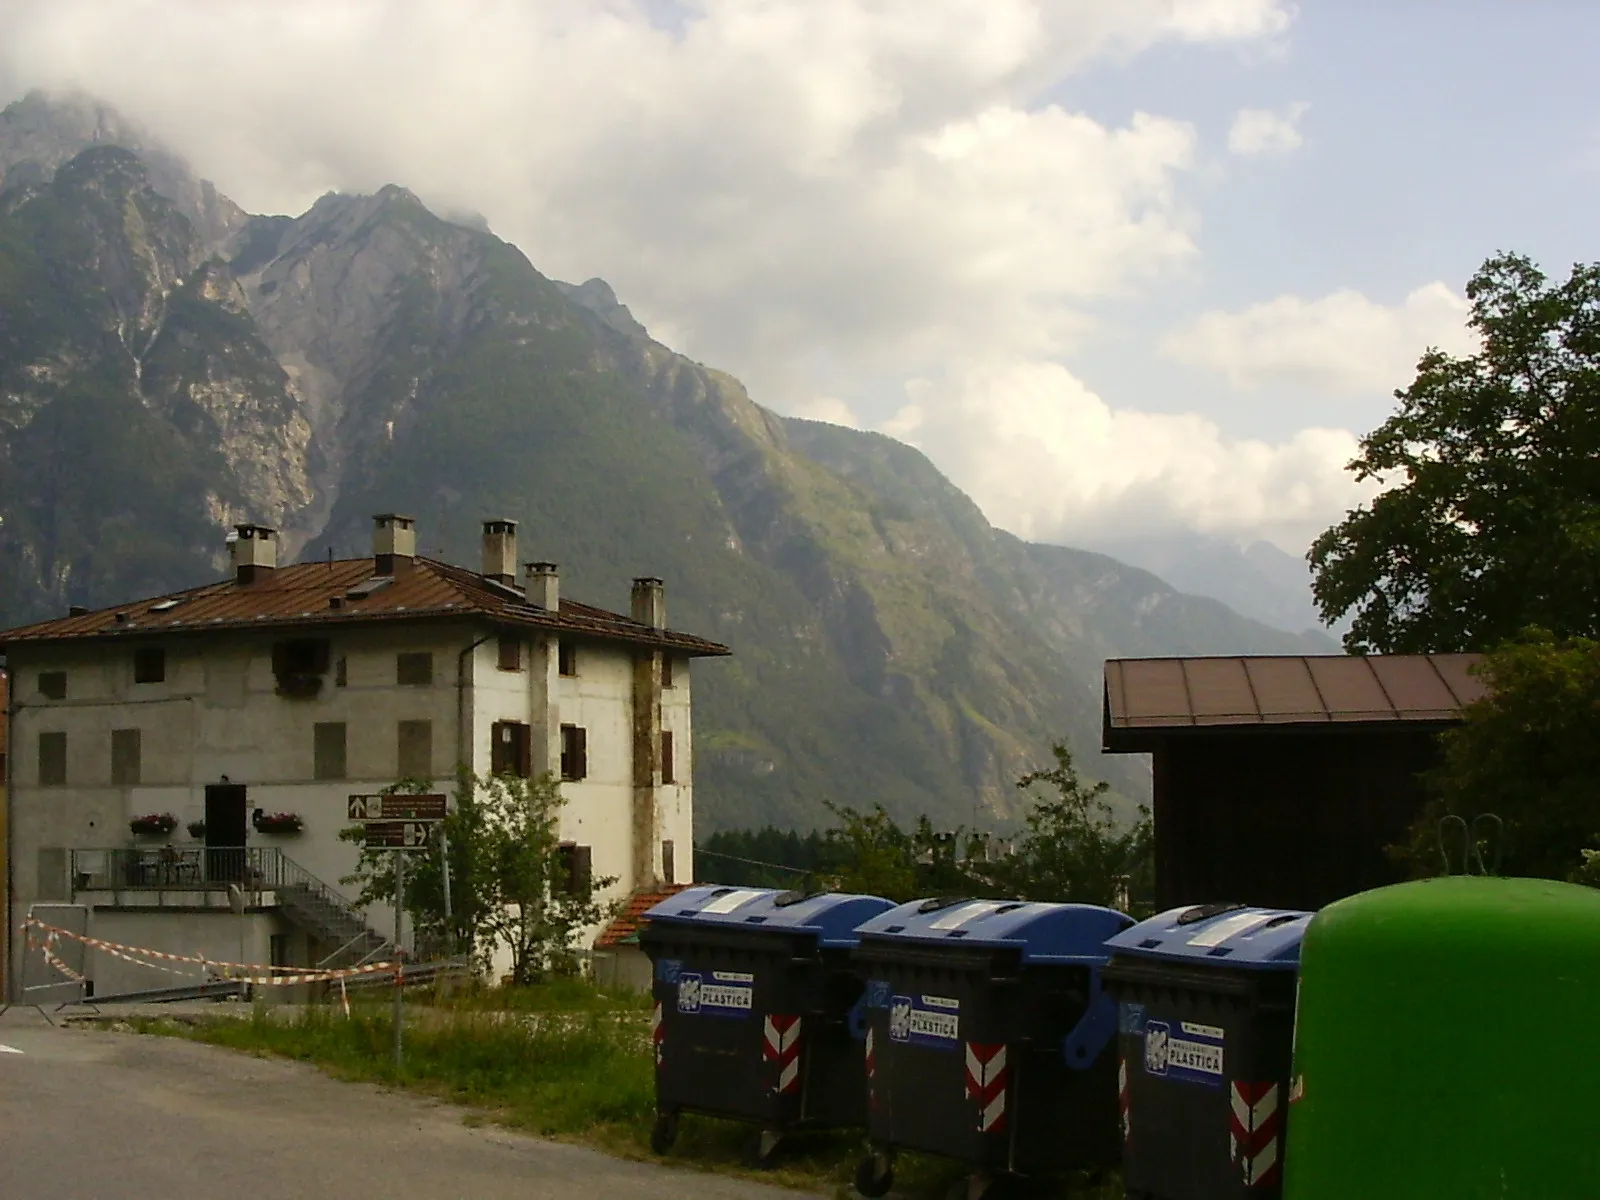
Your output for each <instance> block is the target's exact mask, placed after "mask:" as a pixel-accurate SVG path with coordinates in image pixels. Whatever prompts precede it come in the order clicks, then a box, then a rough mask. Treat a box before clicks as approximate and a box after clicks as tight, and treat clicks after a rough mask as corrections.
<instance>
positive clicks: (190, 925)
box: [87, 907, 291, 996]
mask: <svg viewBox="0 0 1600 1200" xmlns="http://www.w3.org/2000/svg"><path fill="white" fill-rule="evenodd" d="M89 932H90V933H91V934H92V935H93V936H95V937H97V938H101V939H102V940H104V941H108V942H120V943H122V944H123V945H125V946H142V947H147V948H150V949H156V950H166V951H169V952H170V953H173V954H187V955H191V956H194V957H202V956H203V957H205V958H206V959H207V960H209V961H212V962H239V961H244V962H249V963H261V964H266V963H267V962H268V961H269V956H270V954H271V937H272V935H273V934H282V933H287V932H291V927H290V926H288V925H287V923H285V922H284V921H283V920H282V919H281V918H279V917H277V916H275V915H273V914H272V913H267V912H247V913H246V914H245V915H244V916H242V917H239V916H235V915H234V914H233V913H232V912H228V911H223V912H200V911H189V910H176V911H175V910H170V909H165V910H135V909H107V908H99V907H97V908H96V909H95V910H94V912H93V913H92V914H91V916H90V919H89ZM241 934H242V935H243V940H244V954H245V957H244V958H243V959H242V960H241V959H240V958H239V951H240V945H239V943H240V937H241ZM169 965H170V966H171V967H172V968H173V970H172V971H171V972H168V971H162V970H157V969H155V968H152V967H141V966H139V965H138V964H136V963H131V962H128V961H126V960H125V959H121V958H118V957H116V956H115V955H113V954H108V953H106V952H105V951H103V950H94V949H91V950H90V951H89V969H88V971H87V974H88V976H89V978H90V979H92V980H94V992H95V995H97V996H107V995H114V994H116V993H118V992H132V991H142V990H144V989H147V988H159V987H176V986H178V985H180V984H183V983H188V982H191V981H198V980H199V978H201V977H202V976H203V972H202V969H201V968H200V966H199V965H198V964H195V963H171V964H169ZM180 973H181V974H180ZM213 973H214V974H220V973H221V972H213Z"/></svg>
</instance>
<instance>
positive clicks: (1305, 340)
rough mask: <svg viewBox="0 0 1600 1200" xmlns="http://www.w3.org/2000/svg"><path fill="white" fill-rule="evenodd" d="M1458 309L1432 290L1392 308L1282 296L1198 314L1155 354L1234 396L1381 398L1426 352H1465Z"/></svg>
mask: <svg viewBox="0 0 1600 1200" xmlns="http://www.w3.org/2000/svg"><path fill="white" fill-rule="evenodd" d="M1467 311H1468V308H1467V301H1466V300H1465V299H1464V298H1463V297H1462V296H1460V295H1459V294H1457V293H1456V292H1455V291H1453V290H1452V289H1451V288H1450V287H1448V286H1447V285H1446V284H1443V283H1439V282H1434V283H1429V284H1425V285H1423V286H1422V287H1419V288H1417V289H1416V290H1415V291H1413V292H1411V293H1410V294H1409V295H1408V296H1407V297H1406V298H1405V300H1404V301H1403V302H1401V303H1400V304H1397V305H1392V306H1390V305H1383V304H1379V303H1377V302H1375V301H1373V300H1369V299H1368V298H1367V297H1366V296H1364V295H1362V294H1361V293H1360V292H1356V291H1351V290H1349V289H1343V290H1340V291H1337V292H1332V293H1330V294H1328V295H1326V296H1323V297H1322V298H1321V299H1318V300H1304V299H1302V298H1301V297H1299V296H1290V295H1285V296H1278V297H1277V298H1275V299H1272V300H1268V301H1266V302H1265V303H1262V304H1256V305H1252V306H1251V307H1249V308H1246V309H1244V310H1242V311H1240V312H1222V311H1216V310H1214V311H1211V312H1206V313H1202V314H1201V315H1200V316H1199V317H1198V318H1196V319H1195V320H1194V321H1193V322H1191V323H1190V324H1189V325H1187V326H1184V327H1182V328H1180V329H1177V330H1174V331H1173V332H1172V333H1170V334H1168V335H1167V336H1166V337H1165V338H1164V339H1163V340H1162V343H1161V352H1162V353H1163V354H1164V355H1166V356H1167V357H1169V358H1173V359H1176V360H1177V361H1179V362H1182V363H1185V364H1187V365H1189V366H1193V367H1201V368H1204V369H1206V370H1210V371H1216V372H1218V373H1220V374H1221V375H1223V376H1225V377H1226V378H1227V379H1228V381H1229V382H1230V383H1231V384H1233V386H1234V387H1237V388H1240V389H1243V390H1253V389H1256V388H1260V387H1263V386H1282V387H1295V388H1309V389H1313V390H1318V391H1323V392H1343V393H1369V394H1370V393H1388V392H1392V391H1393V390H1394V389H1396V388H1402V387H1405V386H1406V385H1407V384H1409V383H1410V382H1411V380H1412V378H1413V377H1414V375H1415V370H1416V364H1417V360H1418V359H1419V358H1421V356H1422V352H1423V350H1424V349H1426V348H1427V347H1429V346H1437V347H1439V348H1440V349H1442V350H1445V351H1447V352H1448V353H1451V354H1470V353H1472V352H1473V351H1474V349H1475V343H1474V341H1473V337H1472V334H1471V333H1470V331H1469V330H1468V329H1467V327H1466V316H1467Z"/></svg>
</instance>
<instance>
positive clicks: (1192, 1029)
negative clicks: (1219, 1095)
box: [1144, 1021, 1225, 1087]
mask: <svg viewBox="0 0 1600 1200" xmlns="http://www.w3.org/2000/svg"><path fill="white" fill-rule="evenodd" d="M1178 1029H1179V1031H1180V1032H1181V1033H1182V1034H1183V1035H1184V1036H1182V1037H1179V1036H1178V1035H1177V1034H1174V1033H1173V1032H1172V1026H1171V1025H1169V1024H1168V1023H1167V1022H1165V1021H1147V1022H1146V1023H1145V1027H1144V1069H1145V1070H1146V1071H1148V1072H1149V1073H1150V1074H1152V1075H1156V1076H1159V1077H1160V1078H1162V1079H1174V1080H1177V1081H1178V1082H1179V1083H1202V1084H1205V1085H1206V1086H1207V1087H1221V1086H1222V1073H1223V1058H1224V1054H1223V1042H1224V1040H1225V1039H1224V1037H1223V1031H1222V1030H1220V1029H1215V1028H1212V1027H1208V1026H1204V1025H1194V1024H1191V1023H1190V1022H1187V1021H1183V1022H1179V1025H1178ZM1202 1030H1204V1031H1205V1032H1201V1031H1202Z"/></svg>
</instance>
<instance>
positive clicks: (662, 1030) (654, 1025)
mask: <svg viewBox="0 0 1600 1200" xmlns="http://www.w3.org/2000/svg"><path fill="white" fill-rule="evenodd" d="M666 1040H667V1026H666V1022H665V1021H663V1020H662V1018H661V1001H659V1000H657V1001H656V1006H655V1010H654V1011H653V1012H651V1014H650V1044H651V1045H652V1046H654V1047H655V1052H656V1066H658V1067H659V1066H660V1065H661V1047H662V1045H663V1044H664V1043H665V1042H666Z"/></svg>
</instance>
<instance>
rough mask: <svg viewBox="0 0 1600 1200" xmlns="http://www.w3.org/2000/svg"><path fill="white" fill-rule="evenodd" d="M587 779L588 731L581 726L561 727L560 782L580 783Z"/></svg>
mask: <svg viewBox="0 0 1600 1200" xmlns="http://www.w3.org/2000/svg"><path fill="white" fill-rule="evenodd" d="M587 778H589V731H588V730H587V729H586V728H584V727H583V726H582V725H567V724H563V725H562V726H561V781H562V782H563V783H582V782H583V781H584V780H585V779H587Z"/></svg>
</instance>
